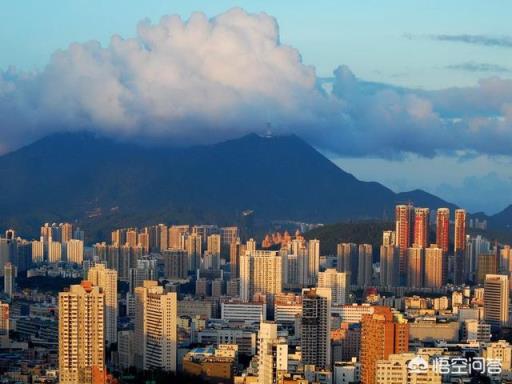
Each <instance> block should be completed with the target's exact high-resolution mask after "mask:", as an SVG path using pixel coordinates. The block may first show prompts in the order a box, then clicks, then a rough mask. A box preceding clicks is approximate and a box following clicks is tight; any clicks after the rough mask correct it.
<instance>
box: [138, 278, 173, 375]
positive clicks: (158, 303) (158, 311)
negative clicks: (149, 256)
mask: <svg viewBox="0 0 512 384" xmlns="http://www.w3.org/2000/svg"><path fill="white" fill-rule="evenodd" d="M135 297H136V308H137V310H136V314H135V340H136V344H135V345H136V353H135V364H136V366H137V367H138V368H139V369H144V370H148V369H162V370H164V371H171V372H176V367H177V347H178V323H177V316H178V298H177V294H176V292H165V291H164V288H163V287H162V286H159V285H158V282H157V281H151V280H147V281H145V282H144V286H143V287H137V288H135Z"/></svg>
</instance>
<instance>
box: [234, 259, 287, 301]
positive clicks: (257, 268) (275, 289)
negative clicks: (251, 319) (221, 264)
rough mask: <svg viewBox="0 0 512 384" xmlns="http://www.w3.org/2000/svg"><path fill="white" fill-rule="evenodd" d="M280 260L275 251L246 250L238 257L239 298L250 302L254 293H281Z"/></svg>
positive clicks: (271, 294)
mask: <svg viewBox="0 0 512 384" xmlns="http://www.w3.org/2000/svg"><path fill="white" fill-rule="evenodd" d="M281 265H282V259H281V256H280V255H279V254H278V253H277V252H276V251H261V250H253V251H249V250H247V251H246V252H245V255H242V256H241V257H240V298H241V299H242V300H243V301H245V302H248V301H251V300H252V298H253V297H254V295H255V294H256V293H261V294H264V295H270V296H273V295H276V294H278V293H281V291H282V288H283V281H282V266H281Z"/></svg>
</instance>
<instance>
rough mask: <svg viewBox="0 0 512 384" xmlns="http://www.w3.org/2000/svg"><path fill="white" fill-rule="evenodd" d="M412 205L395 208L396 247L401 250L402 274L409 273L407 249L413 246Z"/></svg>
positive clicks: (401, 205)
mask: <svg viewBox="0 0 512 384" xmlns="http://www.w3.org/2000/svg"><path fill="white" fill-rule="evenodd" d="M413 213H414V207H413V206H412V204H407V205H406V204H400V205H397V206H396V207H395V226H396V229H395V239H396V246H397V247H398V248H399V249H400V274H401V275H405V274H406V272H407V249H408V248H409V247H410V246H411V240H412V239H411V238H412V235H411V233H412V229H413Z"/></svg>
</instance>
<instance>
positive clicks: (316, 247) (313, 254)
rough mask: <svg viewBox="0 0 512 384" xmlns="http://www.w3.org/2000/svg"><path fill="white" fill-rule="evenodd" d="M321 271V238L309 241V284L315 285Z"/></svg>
mask: <svg viewBox="0 0 512 384" xmlns="http://www.w3.org/2000/svg"><path fill="white" fill-rule="evenodd" d="M319 271H320V240H316V239H314V240H309V241H308V279H309V284H311V285H315V284H316V282H317V281H318V272H319Z"/></svg>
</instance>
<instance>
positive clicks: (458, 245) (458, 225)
mask: <svg viewBox="0 0 512 384" xmlns="http://www.w3.org/2000/svg"><path fill="white" fill-rule="evenodd" d="M465 248H466V210H464V209H456V210H455V231H454V238H453V250H454V254H455V255H457V254H458V253H463V252H464V249H465Z"/></svg>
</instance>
